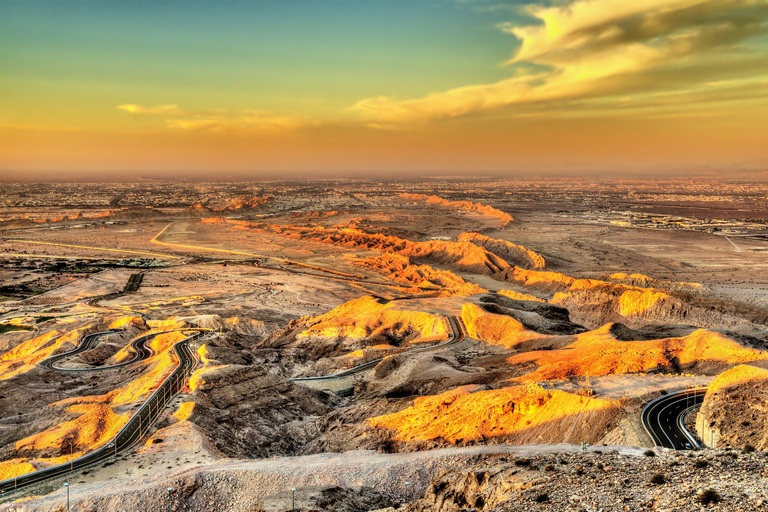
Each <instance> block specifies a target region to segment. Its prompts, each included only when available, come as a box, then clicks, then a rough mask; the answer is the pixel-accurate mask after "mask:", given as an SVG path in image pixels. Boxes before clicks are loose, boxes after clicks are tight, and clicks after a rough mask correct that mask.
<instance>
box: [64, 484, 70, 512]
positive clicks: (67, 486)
mask: <svg viewBox="0 0 768 512" xmlns="http://www.w3.org/2000/svg"><path fill="white" fill-rule="evenodd" d="M64 487H65V488H66V489H67V512H69V482H64Z"/></svg>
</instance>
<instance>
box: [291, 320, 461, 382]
mask: <svg viewBox="0 0 768 512" xmlns="http://www.w3.org/2000/svg"><path fill="white" fill-rule="evenodd" d="M446 318H447V319H448V323H449V324H450V326H451V330H452V331H453V336H451V339H449V340H448V341H445V342H443V343H439V344H437V345H430V346H429V347H422V348H415V349H413V350H408V351H406V352H403V354H414V353H417V352H430V351H432V350H439V349H441V348H445V347H449V346H451V345H456V344H457V343H460V342H462V341H464V339H465V338H466V337H467V331H466V329H465V328H464V323H463V322H462V321H461V319H460V318H459V317H456V316H453V315H451V316H448V317H446ZM383 360H384V358H383V357H380V358H378V359H374V360H373V361H368V362H367V363H363V364H361V365H358V366H354V367H352V368H349V369H348V370H343V371H340V372H338V373H334V374H332V375H321V376H318V377H295V378H293V379H289V380H291V381H293V382H299V383H300V382H307V381H317V380H331V379H342V378H345V377H349V376H350V375H356V374H358V373H362V372H365V371H367V370H370V369H372V368H374V367H375V366H376V365H377V364H379V363H380V362H382V361H383Z"/></svg>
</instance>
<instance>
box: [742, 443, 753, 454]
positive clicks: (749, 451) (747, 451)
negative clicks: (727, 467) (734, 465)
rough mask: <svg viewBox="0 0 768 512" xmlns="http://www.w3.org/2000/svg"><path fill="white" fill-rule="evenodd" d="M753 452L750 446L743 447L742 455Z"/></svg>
mask: <svg viewBox="0 0 768 512" xmlns="http://www.w3.org/2000/svg"><path fill="white" fill-rule="evenodd" d="M753 451H755V447H754V446H752V445H751V444H748V445H747V446H745V447H744V453H752V452H753Z"/></svg>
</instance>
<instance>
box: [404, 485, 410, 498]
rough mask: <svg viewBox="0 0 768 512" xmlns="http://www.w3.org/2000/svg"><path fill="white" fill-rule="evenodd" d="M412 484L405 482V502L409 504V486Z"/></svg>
mask: <svg viewBox="0 0 768 512" xmlns="http://www.w3.org/2000/svg"><path fill="white" fill-rule="evenodd" d="M409 483H410V482H409V481H408V480H406V481H405V502H406V503H408V484H409Z"/></svg>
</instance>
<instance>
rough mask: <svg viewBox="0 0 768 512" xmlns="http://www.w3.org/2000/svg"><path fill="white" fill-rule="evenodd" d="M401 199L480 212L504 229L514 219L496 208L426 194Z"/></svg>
mask: <svg viewBox="0 0 768 512" xmlns="http://www.w3.org/2000/svg"><path fill="white" fill-rule="evenodd" d="M400 197H402V198H403V199H410V200H412V201H425V202H426V203H427V204H435V205H440V206H443V207H445V208H450V209H452V210H464V211H472V212H478V213H481V214H483V215H486V216H488V217H494V218H496V219H499V220H500V221H501V222H502V224H501V226H502V227H504V226H506V225H507V224H509V223H510V222H512V221H513V220H514V219H513V218H512V216H511V215H509V214H508V213H504V212H502V211H501V210H497V209H496V208H493V207H491V206H487V205H484V204H480V203H473V202H470V201H449V200H447V199H443V198H442V197H438V196H427V195H424V194H407V193H406V194H400Z"/></svg>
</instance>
